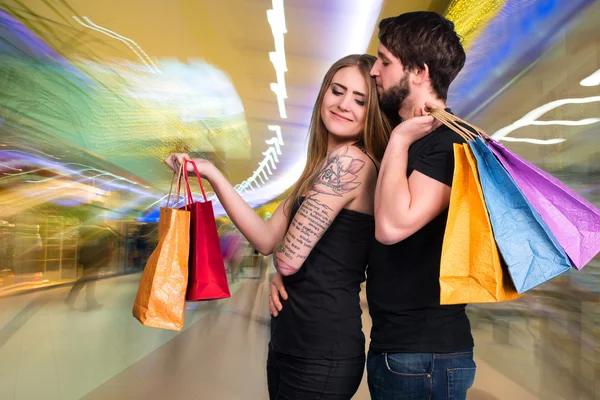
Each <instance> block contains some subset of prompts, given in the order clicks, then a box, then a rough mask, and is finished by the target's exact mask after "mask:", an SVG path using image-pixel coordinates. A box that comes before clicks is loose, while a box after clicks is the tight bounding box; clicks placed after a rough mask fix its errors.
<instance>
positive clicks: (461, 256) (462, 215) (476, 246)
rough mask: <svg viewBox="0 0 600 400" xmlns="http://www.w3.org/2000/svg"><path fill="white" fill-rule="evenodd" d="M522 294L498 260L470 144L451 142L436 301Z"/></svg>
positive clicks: (503, 298) (463, 301) (472, 300)
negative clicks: (451, 161) (451, 169)
mask: <svg viewBox="0 0 600 400" xmlns="http://www.w3.org/2000/svg"><path fill="white" fill-rule="evenodd" d="M518 297H520V296H519V294H518V293H517V291H516V290H515V287H514V284H513V282H512V280H511V279H510V276H509V275H508V271H507V270H506V266H505V265H503V264H502V262H501V259H500V255H499V254H498V248H497V247H496V242H495V240H494V235H493V233H492V226H491V223H490V219H489V217H488V212H487V209H486V206H485V202H484V197H483V191H482V189H481V185H480V184H479V177H478V174H477V165H476V162H475V158H474V156H473V154H472V153H471V149H470V147H469V145H468V144H462V145H461V144H455V145H454V178H453V181H452V192H451V195H450V207H449V209H448V222H447V224H446V232H445V234H444V243H443V246H442V260H441V265H440V304H466V303H495V302H500V301H506V300H513V299H516V298H518Z"/></svg>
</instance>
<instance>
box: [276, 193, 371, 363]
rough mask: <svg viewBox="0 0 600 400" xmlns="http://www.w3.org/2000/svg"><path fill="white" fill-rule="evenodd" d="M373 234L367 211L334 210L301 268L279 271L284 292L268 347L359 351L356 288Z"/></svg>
mask: <svg viewBox="0 0 600 400" xmlns="http://www.w3.org/2000/svg"><path fill="white" fill-rule="evenodd" d="M299 206H300V204H299V203H296V204H294V207H293V210H292V213H291V216H290V220H291V219H292V218H293V217H294V215H295V213H296V212H297V211H298V208H299ZM374 236H375V219H374V217H373V216H372V215H367V214H363V213H360V212H357V211H352V210H346V209H343V210H341V211H340V213H339V214H338V215H337V216H336V217H335V219H334V220H333V222H332V223H331V225H330V226H329V228H328V229H327V231H326V232H325V234H324V235H323V237H321V239H320V240H319V241H318V242H317V244H316V246H315V247H314V248H313V249H312V251H311V252H310V254H309V255H308V257H307V258H306V261H305V262H304V264H303V265H302V268H301V269H300V270H299V271H298V272H297V273H296V274H294V275H291V276H287V277H283V283H284V285H285V289H286V291H287V292H288V295H289V296H288V299H287V300H283V299H282V300H281V303H282V304H283V309H282V310H281V311H280V312H279V315H278V316H277V317H274V318H271V343H270V348H271V350H274V351H277V352H280V353H284V354H289V355H293V356H296V357H303V358H313V359H322V358H325V359H333V360H341V359H349V358H354V357H360V356H364V354H365V336H364V334H363V332H362V321H361V314H362V309H361V307H360V297H359V293H360V284H361V283H362V282H364V280H365V268H366V266H367V261H368V259H369V250H370V249H371V247H372V245H373V237H374Z"/></svg>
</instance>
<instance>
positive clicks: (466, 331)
mask: <svg viewBox="0 0 600 400" xmlns="http://www.w3.org/2000/svg"><path fill="white" fill-rule="evenodd" d="M379 41H380V44H379V47H378V51H377V52H378V59H377V62H376V63H375V65H374V66H373V69H372V70H371V75H372V76H373V77H374V78H375V80H376V82H377V85H378V88H379V89H378V90H379V95H380V105H381V107H382V109H383V110H384V111H385V112H386V114H388V115H389V116H390V118H393V117H396V118H398V117H400V118H401V119H402V120H403V121H404V122H403V123H401V124H400V125H398V126H397V127H396V128H395V129H394V131H393V132H392V135H391V138H390V141H389V143H388V146H387V148H386V153H385V156H384V158H383V161H382V164H381V170H380V174H379V178H378V181H377V189H376V192H375V224H376V233H375V236H376V239H377V243H376V244H375V245H374V247H373V249H372V251H371V257H370V259H369V266H368V268H367V300H368V304H369V313H370V314H371V318H372V320H373V328H372V330H371V345H370V351H369V355H368V360H367V372H368V382H369V391H370V392H371V397H372V398H373V399H375V400H378V399H431V398H433V399H465V398H466V392H467V389H468V388H469V387H470V386H471V385H472V384H473V380H474V378H475V363H474V362H473V338H472V336H471V328H470V324H469V320H468V318H467V316H466V313H465V306H464V305H452V306H442V305H440V285H439V273H440V260H441V253H442V242H443V238H444V231H445V228H446V220H447V216H448V205H449V203H450V191H451V185H452V176H453V171H454V153H453V145H454V143H463V142H464V141H463V140H462V138H461V137H460V136H459V135H457V134H456V133H454V132H452V131H451V130H450V129H449V128H447V127H445V126H441V127H440V124H439V123H436V122H434V120H433V118H432V117H430V116H423V115H424V112H423V109H428V108H432V107H437V108H446V98H447V94H448V88H449V86H450V83H451V82H452V81H453V80H454V78H455V77H456V76H457V75H458V73H459V72H460V70H461V69H462V67H463V66H464V63H465V52H464V50H463V48H462V45H461V43H460V38H459V36H458V35H457V34H456V32H455V31H454V25H453V23H452V22H450V21H448V20H446V19H445V18H444V17H442V16H440V15H438V14H436V13H433V12H413V13H407V14H402V15H399V16H397V17H394V18H387V19H384V20H382V21H381V22H380V24H379ZM432 130H433V132H431V131H432ZM430 132H431V133H430Z"/></svg>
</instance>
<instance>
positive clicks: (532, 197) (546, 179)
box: [488, 140, 600, 269]
mask: <svg viewBox="0 0 600 400" xmlns="http://www.w3.org/2000/svg"><path fill="white" fill-rule="evenodd" d="M488 147H489V148H490V150H492V152H493V153H494V154H495V155H496V157H497V158H498V160H500V162H501V163H502V165H503V166H504V168H505V169H506V170H507V171H508V173H509V174H510V176H511V177H512V178H513V180H514V181H515V183H516V184H517V186H518V187H519V189H521V192H523V195H525V197H526V198H527V200H528V201H529V203H530V204H531V205H532V206H533V208H535V210H536V211H537V212H538V213H539V214H540V216H541V217H542V219H543V220H544V222H545V223H546V224H547V225H548V228H549V229H550V231H551V232H552V234H553V235H554V237H555V238H556V240H557V241H558V243H559V244H560V245H561V246H562V247H563V249H564V250H565V253H567V255H568V256H569V258H570V259H571V262H572V264H573V266H575V268H577V269H581V268H583V267H584V266H585V265H586V264H587V263H589V262H590V261H591V260H592V258H594V257H595V256H596V255H597V254H598V252H600V210H599V209H598V208H596V207H595V206H594V205H592V204H591V203H590V202H588V201H587V200H585V199H584V198H583V197H581V196H580V195H579V194H577V193H576V192H575V191H574V190H572V189H571V188H569V187H568V186H567V185H565V184H564V183H562V182H561V181H559V180H558V179H556V178H555V177H553V176H552V175H550V174H548V173H547V172H545V171H542V170H541V169H539V168H537V167H536V166H534V165H532V164H530V163H529V162H527V161H525V160H523V159H521V158H519V157H517V156H516V155H515V154H513V153H511V152H510V151H509V150H508V149H506V148H505V147H504V146H502V145H501V144H500V143H498V142H496V141H495V140H490V141H488Z"/></svg>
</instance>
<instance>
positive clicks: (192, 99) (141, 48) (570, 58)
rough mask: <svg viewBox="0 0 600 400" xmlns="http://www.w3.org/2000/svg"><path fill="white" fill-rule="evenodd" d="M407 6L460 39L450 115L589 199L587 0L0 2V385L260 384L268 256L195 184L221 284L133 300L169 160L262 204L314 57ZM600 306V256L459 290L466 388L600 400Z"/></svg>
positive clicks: (262, 392)
mask: <svg viewBox="0 0 600 400" xmlns="http://www.w3.org/2000/svg"><path fill="white" fill-rule="evenodd" d="M415 10H432V11H437V12H439V13H442V14H444V15H446V16H447V17H448V18H449V19H451V20H452V21H454V22H455V24H456V28H457V31H458V32H459V33H460V34H461V35H462V37H463V39H464V46H465V49H466V50H467V64H466V66H465V68H464V70H463V71H462V72H461V74H460V75H459V77H458V78H457V80H456V81H455V83H454V84H453V86H452V88H451V93H450V98H449V105H450V107H452V109H453V111H454V112H455V113H456V114H458V115H459V116H461V117H463V118H465V119H467V120H469V121H471V122H473V123H474V124H476V125H478V126H480V127H482V128H483V129H484V130H486V132H487V133H488V134H490V135H493V136H495V137H496V138H497V139H499V140H502V141H503V144H504V145H505V146H507V147H508V148H510V149H511V150H513V151H514V152H516V153H517V154H519V155H520V156H522V157H524V158H525V159H527V160H529V161H531V162H533V163H534V164H536V165H537V166H539V167H541V168H543V169H544V170H546V171H548V172H550V173H552V174H553V175H554V176H556V177H558V178H559V179H561V180H562V181H563V182H565V183H567V184H568V185H570V186H571V187H572V188H573V189H575V190H576V191H577V192H579V193H580V194H582V195H583V196H584V197H586V198H587V199H589V200H590V201H591V202H592V203H594V204H595V205H597V206H598V205H600V139H599V138H598V129H599V126H600V125H599V123H600V91H599V88H598V86H599V85H600V29H599V28H598V22H597V21H599V20H600V2H599V1H594V0H569V1H559V0H478V1H474V0H452V1H447V0H403V1H393V0H369V1H366V0H328V1H320V0H223V1H218V2H217V1H210V0H170V1H165V0H153V1H140V0H120V1H115V0H102V1H100V0H0V398H1V399H19V400H21V399H78V398H89V399H106V398H113V399H130V398H131V399H134V398H145V399H149V398H151V399H162V398H167V397H171V398H177V399H184V398H185V399H187V398H190V399H262V398H266V378H265V373H264V365H265V360H266V351H267V350H266V344H267V342H268V320H269V318H268V317H269V315H268V310H267V303H266V297H267V291H268V281H269V276H270V273H271V272H272V267H271V262H270V259H269V258H268V257H262V256H258V255H256V253H255V252H254V251H253V249H252V248H251V247H250V246H249V245H248V244H247V242H245V240H244V239H243V238H241V237H240V235H239V233H238V232H237V231H236V230H235V227H234V226H233V225H232V224H231V222H230V221H229V219H228V218H227V216H226V215H225V213H224V211H223V209H222V207H221V206H220V204H219V203H218V200H216V198H215V197H214V193H212V192H211V190H210V186H209V185H208V183H207V182H204V184H205V188H206V190H207V195H208V197H209V198H211V199H212V200H213V205H214V208H215V213H216V215H217V226H218V230H219V234H220V238H221V247H222V251H223V253H224V256H225V261H226V268H227V272H228V278H229V279H230V285H231V289H232V292H233V297H232V299H229V300H224V301H218V302H210V303H190V304H188V306H187V311H186V324H185V328H184V330H183V331H182V332H179V333H177V332H167V331H161V330H158V329H153V328H146V327H143V326H141V325H140V324H139V323H138V322H137V321H136V320H134V319H133V317H132V316H131V307H132V304H133V299H134V297H135V293H136V290H137V285H138V282H139V279H140V276H141V271H142V270H143V268H144V265H145V263H146V260H147V258H148V257H149V255H150V254H151V252H152V251H153V249H154V246H155V245H156V241H157V236H158V235H157V233H158V232H157V222H158V215H159V208H160V206H161V205H164V203H165V201H166V197H167V194H168V192H169V185H170V181H171V173H170V172H169V170H168V168H167V167H166V166H165V165H164V164H163V159H164V158H165V157H166V156H167V155H168V154H170V153H172V152H187V153H190V154H191V155H192V156H194V157H204V158H206V159H208V160H210V161H212V162H213V163H215V165H217V167H218V168H219V169H220V170H221V171H222V172H223V173H224V174H225V175H226V176H227V177H228V178H229V179H230V181H231V182H232V183H233V184H235V185H236V189H237V190H238V192H239V193H240V194H241V195H242V196H243V197H244V198H245V199H246V200H247V201H248V202H249V203H250V204H251V205H252V206H253V207H255V208H256V210H257V212H258V213H259V214H260V215H261V217H263V218H265V219H268V218H269V217H270V215H271V214H272V212H273V211H274V210H275V208H276V207H277V205H278V204H279V202H280V201H281V200H282V198H283V197H284V196H285V194H286V191H288V189H289V188H290V187H291V185H292V184H293V183H294V182H295V180H296V179H297V178H298V177H299V175H300V173H301V171H302V167H303V165H304V162H305V157H306V156H305V153H306V145H307V141H306V135H307V128H308V124H309V122H310V115H311V112H312V107H313V105H314V101H315V98H316V95H317V92H318V90H319V86H320V83H321V80H322V78H323V76H324V74H325V72H326V70H327V69H328V68H329V67H330V66H331V64H332V63H333V62H334V61H336V60H337V59H339V58H340V57H342V56H344V55H347V54H351V53H364V52H368V53H371V54H375V52H376V46H377V43H378V42H377V29H376V24H377V21H378V20H379V19H381V18H384V17H388V16H394V15H397V14H400V13H403V12H408V11H415ZM192 188H193V192H194V197H199V193H200V191H199V188H198V186H197V185H195V186H193V187H192ZM599 305H600V260H599V259H598V258H596V259H594V260H593V261H592V262H591V263H590V264H589V265H588V266H587V267H586V268H584V269H583V270H581V271H573V272H569V273H566V274H564V275H562V276H560V277H559V278H556V279H554V280H553V281H551V282H550V283H547V284H545V285H542V286H540V287H538V288H536V289H535V290H532V291H530V292H528V293H527V295H526V296H524V297H523V298H521V299H519V300H518V301H513V302H508V303H501V304H494V305H471V306H469V307H468V310H469V316H470V318H471V322H472V326H473V333H474V336H475V343H476V350H475V355H476V361H477V363H478V375H477V379H476V383H475V386H474V388H473V389H472V390H471V391H470V394H469V396H470V397H469V398H472V399H519V400H521V399H565V400H584V399H585V400H587V399H600V307H599ZM364 311H365V312H364V325H365V332H367V333H368V329H369V326H370V322H369V319H368V310H367V308H366V303H365V304H364ZM356 398H360V399H367V398H368V391H367V388H366V382H363V385H362V386H361V389H360V391H359V393H358V394H357V396H356Z"/></svg>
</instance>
